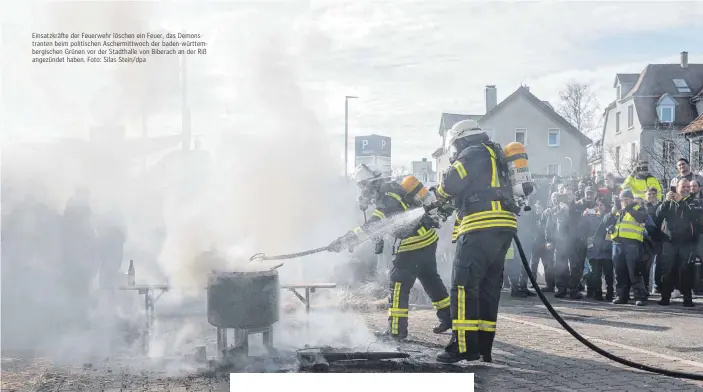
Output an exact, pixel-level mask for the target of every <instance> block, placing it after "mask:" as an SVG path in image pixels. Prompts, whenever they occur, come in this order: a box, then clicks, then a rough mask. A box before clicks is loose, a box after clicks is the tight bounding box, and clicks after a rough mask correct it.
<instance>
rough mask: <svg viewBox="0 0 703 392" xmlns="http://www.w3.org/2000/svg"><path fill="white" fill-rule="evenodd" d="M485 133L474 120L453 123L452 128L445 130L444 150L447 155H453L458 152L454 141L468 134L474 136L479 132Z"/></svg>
mask: <svg viewBox="0 0 703 392" xmlns="http://www.w3.org/2000/svg"><path fill="white" fill-rule="evenodd" d="M482 133H483V134H485V132H484V131H483V129H481V127H480V126H479V125H478V122H476V121H475V120H462V121H459V122H458V123H456V124H454V126H453V127H452V129H450V130H449V131H448V132H447V136H446V138H445V144H444V152H445V153H447V155H449V156H454V155H456V154H458V151H457V149H456V147H455V146H454V143H455V142H456V141H457V140H459V139H463V138H465V137H468V136H474V135H479V134H482Z"/></svg>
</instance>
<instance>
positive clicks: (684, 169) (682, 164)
mask: <svg viewBox="0 0 703 392" xmlns="http://www.w3.org/2000/svg"><path fill="white" fill-rule="evenodd" d="M676 170H678V172H679V175H678V176H676V177H674V178H672V179H671V182H670V183H669V187H670V188H676V187H677V186H678V184H679V180H680V179H682V178H685V179H687V180H688V181H689V182H691V181H697V182H698V184H699V185H700V184H703V176H701V175H699V174H696V173H694V172H692V171H691V165H690V164H689V163H688V159H686V158H679V160H678V161H676Z"/></svg>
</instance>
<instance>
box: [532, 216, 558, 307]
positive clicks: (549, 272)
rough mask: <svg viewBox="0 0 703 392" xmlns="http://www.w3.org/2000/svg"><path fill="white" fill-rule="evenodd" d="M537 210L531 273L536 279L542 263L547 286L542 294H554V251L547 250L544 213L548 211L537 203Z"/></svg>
mask: <svg viewBox="0 0 703 392" xmlns="http://www.w3.org/2000/svg"><path fill="white" fill-rule="evenodd" d="M534 210H535V220H536V223H535V224H536V228H535V242H534V243H533V245H532V254H531V255H530V271H532V275H534V276H535V277H536V276H537V274H538V272H539V262H540V261H542V266H543V267H544V280H545V281H546V282H547V286H546V287H543V288H542V292H546V293H552V292H554V251H553V250H550V249H547V246H546V245H547V242H546V241H545V240H544V223H545V222H544V221H545V218H544V213H545V211H546V210H544V209H543V208H542V205H541V204H540V203H539V202H537V203H536V204H535V206H534Z"/></svg>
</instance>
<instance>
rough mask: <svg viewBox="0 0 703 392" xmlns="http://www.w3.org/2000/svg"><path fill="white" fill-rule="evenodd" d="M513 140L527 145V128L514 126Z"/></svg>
mask: <svg viewBox="0 0 703 392" xmlns="http://www.w3.org/2000/svg"><path fill="white" fill-rule="evenodd" d="M515 141H516V142H518V143H521V144H523V145H527V129H525V128H515Z"/></svg>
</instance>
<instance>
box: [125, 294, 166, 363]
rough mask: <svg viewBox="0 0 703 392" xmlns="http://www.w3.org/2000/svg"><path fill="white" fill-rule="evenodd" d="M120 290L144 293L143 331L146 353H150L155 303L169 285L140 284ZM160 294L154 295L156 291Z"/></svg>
mask: <svg viewBox="0 0 703 392" xmlns="http://www.w3.org/2000/svg"><path fill="white" fill-rule="evenodd" d="M119 289H120V290H124V291H130V290H131V291H136V292H137V293H138V294H140V295H144V316H145V318H146V320H145V323H144V331H143V333H142V339H143V347H144V353H145V354H148V353H149V338H150V336H151V327H152V325H153V324H154V304H155V303H156V301H157V300H158V299H159V298H161V295H162V294H163V293H165V292H167V291H168V290H169V286H168V285H165V284H156V285H146V284H138V285H134V286H121V287H120V288H119ZM155 292H158V295H157V296H156V297H154V293H155Z"/></svg>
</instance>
